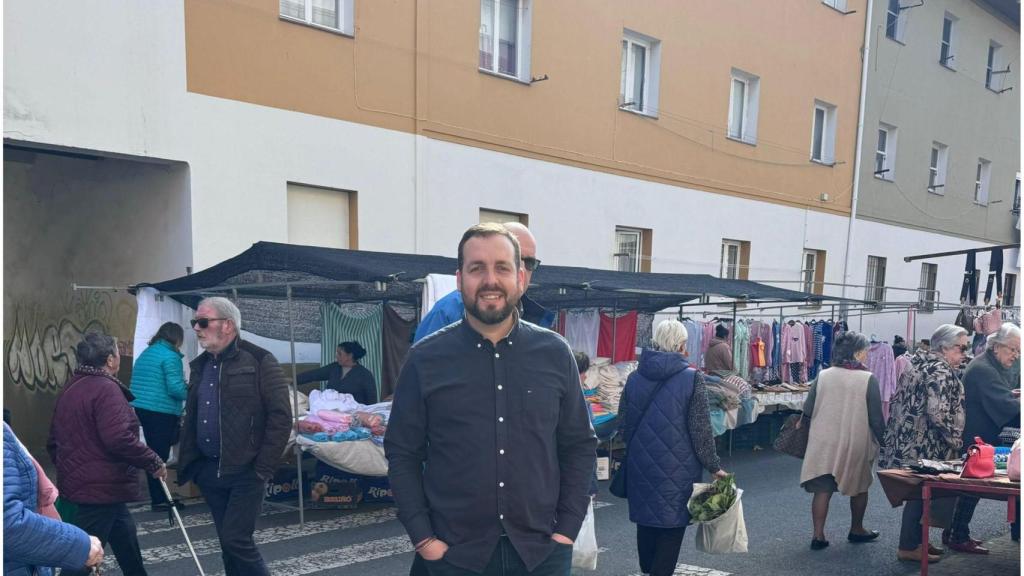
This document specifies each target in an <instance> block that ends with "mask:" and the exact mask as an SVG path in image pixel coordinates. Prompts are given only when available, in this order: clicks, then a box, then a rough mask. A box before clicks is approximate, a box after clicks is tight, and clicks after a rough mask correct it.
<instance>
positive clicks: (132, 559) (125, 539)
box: [46, 332, 167, 576]
mask: <svg viewBox="0 0 1024 576" xmlns="http://www.w3.org/2000/svg"><path fill="white" fill-rule="evenodd" d="M76 351H77V353H78V368H77V369H76V370H75V373H74V375H73V376H72V377H71V379H70V380H69V381H68V383H67V384H66V385H65V386H64V390H63V391H61V393H60V396H58V397H57V407H56V409H55V410H54V414H53V422H52V423H51V424H50V438H49V440H48V442H47V446H46V448H47V450H48V451H49V453H50V458H51V459H53V462H54V464H56V465H57V488H58V489H59V490H60V493H61V496H62V497H63V498H65V499H66V500H68V501H70V502H73V503H75V504H77V505H78V513H77V515H76V518H75V524H77V525H78V527H79V528H81V529H82V530H85V532H86V533H87V534H90V535H92V536H96V537H97V538H99V539H100V542H101V543H103V545H104V546H105V545H106V544H107V543H108V542H109V543H110V547H111V548H112V549H113V551H114V556H115V557H116V558H117V563H118V564H119V565H120V567H121V570H122V571H123V572H124V574H125V575H126V576H128V575H133V576H134V575H145V574H146V569H145V568H144V567H143V566H142V552H141V551H140V550H139V540H138V537H137V536H136V534H135V522H134V521H133V520H132V516H131V513H129V512H128V506H127V505H126V503H127V502H134V501H136V500H139V499H140V497H141V492H140V491H139V481H138V472H139V470H140V469H142V470H145V471H146V472H148V473H150V474H151V475H152V476H153V477H154V478H166V477H167V468H166V467H165V466H164V463H163V460H161V459H160V457H159V456H157V455H156V453H155V452H153V451H152V450H150V449H149V447H147V446H146V445H145V444H144V443H143V442H142V441H141V440H140V439H139V419H138V418H136V417H135V411H134V410H133V409H132V407H131V405H129V404H128V402H129V401H131V400H132V399H133V396H132V394H131V392H129V391H128V388H127V387H126V386H125V385H124V384H122V383H121V382H120V381H118V379H117V377H116V374H117V371H118V368H119V367H120V365H121V356H120V354H118V350H117V342H116V341H115V340H114V338H112V337H110V336H107V335H106V334H101V333H98V332H90V333H87V334H86V335H85V338H84V339H83V340H82V341H81V342H80V343H79V344H78V347H77V349H76ZM63 573H64V574H65V576H70V575H73V574H82V575H84V574H87V572H85V571H80V572H72V571H68V570H64V572H63Z"/></svg>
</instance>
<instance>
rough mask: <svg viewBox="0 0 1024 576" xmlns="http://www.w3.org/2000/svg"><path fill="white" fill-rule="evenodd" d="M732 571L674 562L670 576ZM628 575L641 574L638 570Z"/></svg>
mask: <svg viewBox="0 0 1024 576" xmlns="http://www.w3.org/2000/svg"><path fill="white" fill-rule="evenodd" d="M731 575H732V572H722V571H721V570H715V569H714V568H703V567H701V566H691V565H689V564H676V569H675V571H674V572H672V576H731ZM629 576H642V574H640V573H639V572H634V573H632V574H630V575H629Z"/></svg>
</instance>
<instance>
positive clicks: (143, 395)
mask: <svg viewBox="0 0 1024 576" xmlns="http://www.w3.org/2000/svg"><path fill="white" fill-rule="evenodd" d="M184 340H185V331H184V330H183V329H182V327H181V326H179V325H178V324H175V323H174V322H165V323H164V324H163V325H162V326H160V329H159V330H157V332H156V334H155V335H154V336H153V338H151V339H150V341H149V346H148V347H147V348H146V349H145V350H144V351H143V352H142V354H140V355H139V358H138V360H136V361H135V366H134V367H133V368H132V384H131V391H132V394H133V395H134V396H135V400H133V401H132V406H134V407H135V414H136V415H137V416H138V417H139V423H140V424H141V425H142V432H143V434H144V435H145V436H146V445H147V446H149V447H150V448H151V449H152V450H153V451H154V452H156V454H157V456H160V459H161V460H164V461H165V462H166V461H167V458H168V456H169V454H170V451H171V446H173V445H174V444H176V443H177V442H178V430H179V427H180V425H181V412H182V410H183V408H184V407H185V398H186V397H187V396H188V387H187V386H186V385H185V373H184V371H183V369H182V364H181V358H182V353H181V351H180V350H179V349H180V348H181V344H182V342H184ZM146 481H147V482H148V484H149V500H150V505H151V507H152V509H153V511H158V510H166V509H167V507H168V506H170V503H169V502H168V501H167V496H166V495H164V491H163V487H161V486H160V481H159V480H157V479H155V478H152V477H147V478H146ZM178 505H179V506H180V503H178Z"/></svg>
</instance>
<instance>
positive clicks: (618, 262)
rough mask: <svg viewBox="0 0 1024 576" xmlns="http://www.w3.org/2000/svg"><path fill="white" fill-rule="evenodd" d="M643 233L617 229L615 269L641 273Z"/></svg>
mask: <svg viewBox="0 0 1024 576" xmlns="http://www.w3.org/2000/svg"><path fill="white" fill-rule="evenodd" d="M643 240H644V238H643V231H642V230H638V229H635V228H621V227H619V228H616V229H615V254H614V257H615V269H616V270H618V271H619V272H639V271H640V263H641V261H642V260H641V259H642V247H643Z"/></svg>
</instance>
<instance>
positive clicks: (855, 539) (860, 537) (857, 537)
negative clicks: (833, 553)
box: [846, 530, 878, 543]
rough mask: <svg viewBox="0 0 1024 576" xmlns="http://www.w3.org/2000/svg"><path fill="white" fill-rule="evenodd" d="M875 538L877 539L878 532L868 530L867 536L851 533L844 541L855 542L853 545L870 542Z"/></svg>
mask: <svg viewBox="0 0 1024 576" xmlns="http://www.w3.org/2000/svg"><path fill="white" fill-rule="evenodd" d="M875 538H878V531H877V530H868V533H867V534H854V533H853V532H850V533H849V534H847V535H846V539H847V540H849V541H850V542H855V543H859V542H871V541H872V540H874V539H875Z"/></svg>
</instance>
